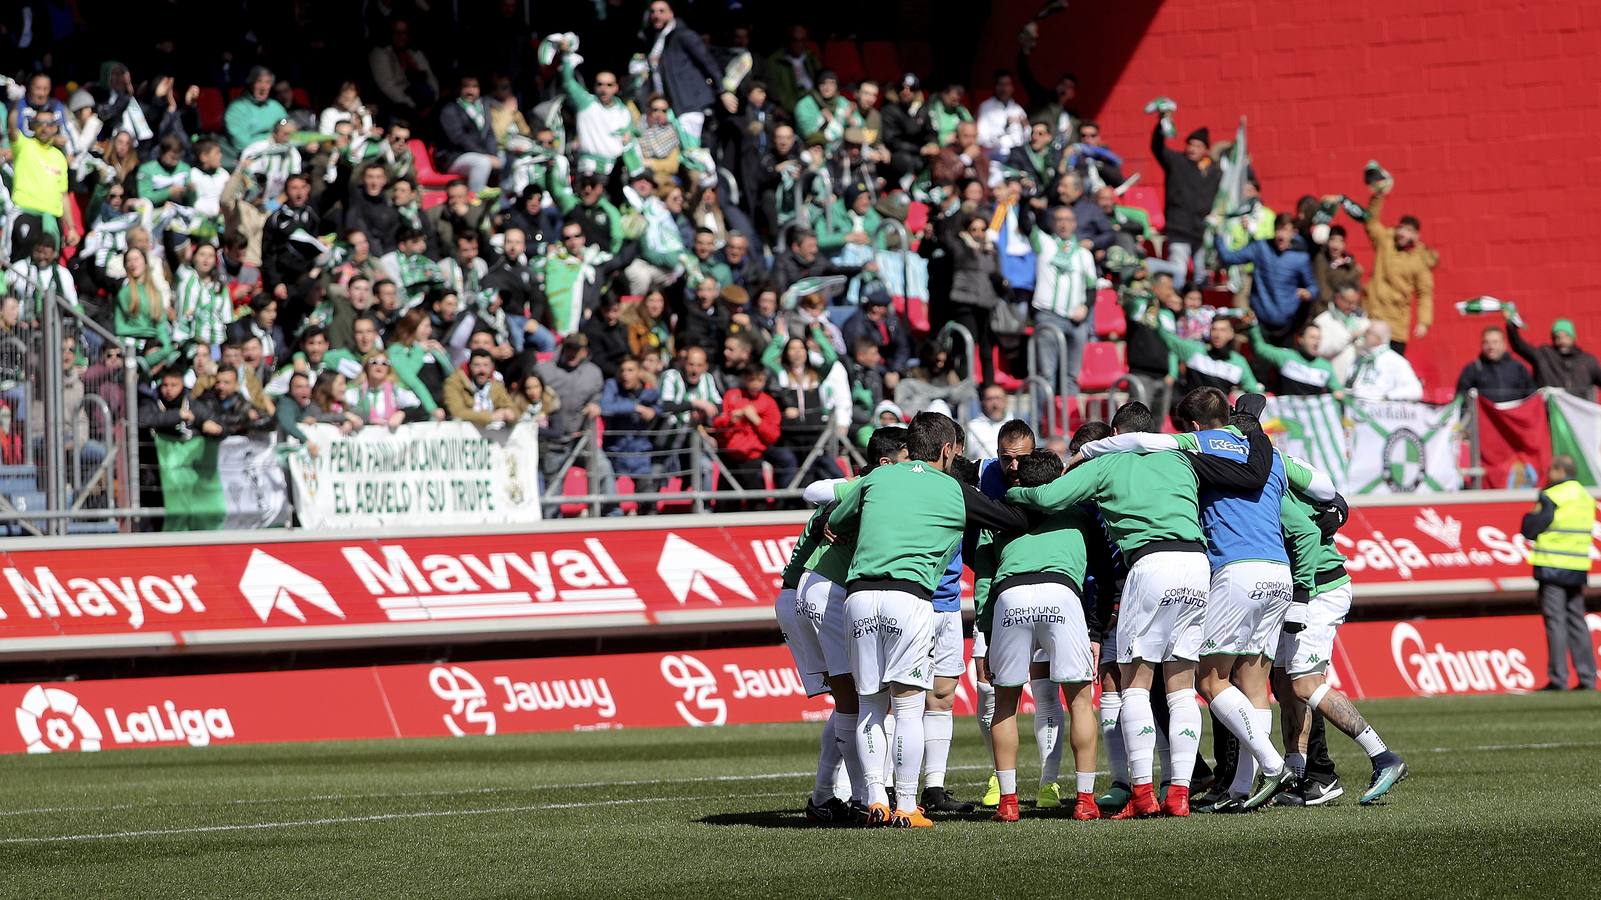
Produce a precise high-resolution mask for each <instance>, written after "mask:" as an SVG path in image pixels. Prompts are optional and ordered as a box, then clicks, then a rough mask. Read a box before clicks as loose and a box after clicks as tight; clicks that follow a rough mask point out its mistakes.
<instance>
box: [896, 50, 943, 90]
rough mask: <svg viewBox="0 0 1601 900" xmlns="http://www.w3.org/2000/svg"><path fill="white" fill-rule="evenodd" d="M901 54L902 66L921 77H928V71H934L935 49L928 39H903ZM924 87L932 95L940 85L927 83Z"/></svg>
mask: <svg viewBox="0 0 1601 900" xmlns="http://www.w3.org/2000/svg"><path fill="white" fill-rule="evenodd" d="M899 56H900V62H901V68H902V69H903V70H904V71H907V72H912V73H915V74H916V75H917V76H918V77H920V78H925V79H926V78H927V77H928V73H930V72H932V71H934V51H933V49H932V48H931V47H930V46H929V44H928V42H927V41H902V42H901V46H900V54H899ZM923 88H924V90H925V91H926V92H927V93H928V95H929V96H930V97H932V96H933V95H934V92H935V91H937V90H939V88H940V86H939V85H937V84H925V85H923Z"/></svg>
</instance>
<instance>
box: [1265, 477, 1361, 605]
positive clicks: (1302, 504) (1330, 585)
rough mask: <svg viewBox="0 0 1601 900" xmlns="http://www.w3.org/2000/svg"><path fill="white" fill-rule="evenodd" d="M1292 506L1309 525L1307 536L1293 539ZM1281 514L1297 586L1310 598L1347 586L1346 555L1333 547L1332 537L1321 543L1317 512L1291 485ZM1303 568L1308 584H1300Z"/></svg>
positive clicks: (1282, 504) (1296, 513)
mask: <svg viewBox="0 0 1601 900" xmlns="http://www.w3.org/2000/svg"><path fill="white" fill-rule="evenodd" d="M1291 507H1293V508H1294V510H1295V515H1296V516H1297V517H1298V518H1300V519H1305V520H1306V523H1307V524H1308V525H1310V526H1311V529H1312V531H1311V535H1310V536H1309V537H1307V536H1303V535H1300V534H1297V535H1296V536H1295V537H1294V538H1293V539H1292V537H1291V533H1290V527H1291V526H1290V515H1291V514H1290V513H1289V509H1290V508H1291ZM1280 511H1281V512H1283V513H1284V514H1285V515H1284V536H1285V539H1286V543H1287V544H1288V546H1289V550H1290V560H1291V565H1292V566H1294V568H1295V585H1296V587H1306V588H1308V592H1309V593H1310V594H1311V596H1313V597H1317V596H1318V595H1319V594H1323V593H1327V592H1328V591H1332V590H1334V589H1335V588H1337V587H1340V586H1341V585H1345V584H1349V583H1350V581H1351V576H1350V575H1349V574H1347V573H1346V571H1345V554H1344V553H1341V552H1340V548H1339V547H1337V546H1335V544H1334V539H1333V538H1332V537H1331V538H1330V539H1329V540H1326V541H1325V540H1323V533H1322V532H1321V531H1320V530H1319V529H1318V527H1317V524H1316V521H1315V517H1316V516H1317V509H1316V508H1315V507H1314V506H1313V505H1312V504H1311V502H1309V501H1308V499H1307V497H1306V495H1305V494H1304V493H1302V492H1301V491H1300V490H1297V489H1295V488H1294V486H1293V485H1292V486H1291V490H1289V491H1286V492H1285V494H1284V500H1283V502H1282V503H1281V504H1280ZM1303 567H1304V568H1306V569H1307V570H1308V571H1309V572H1310V576H1309V578H1310V581H1309V583H1304V582H1303V579H1302V575H1301V570H1302V568H1303Z"/></svg>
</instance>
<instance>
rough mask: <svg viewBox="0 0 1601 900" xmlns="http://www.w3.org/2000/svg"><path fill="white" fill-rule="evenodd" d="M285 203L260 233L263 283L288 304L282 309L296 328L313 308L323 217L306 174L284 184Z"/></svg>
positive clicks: (287, 320)
mask: <svg viewBox="0 0 1601 900" xmlns="http://www.w3.org/2000/svg"><path fill="white" fill-rule="evenodd" d="M284 190H285V197H286V199H285V202H284V205H283V206H280V207H278V209H277V211H275V212H274V213H273V214H272V215H271V216H268V217H267V221H266V224H265V225H264V226H263V228H262V233H261V276H262V283H263V284H264V285H265V286H266V287H267V289H268V290H269V291H271V293H272V296H273V297H275V298H277V299H278V300H279V301H282V302H283V303H284V304H285V306H284V308H283V309H281V310H279V311H280V312H282V313H283V314H284V319H285V320H286V323H287V324H288V326H289V329H290V330H291V331H293V330H294V329H295V328H296V326H298V325H299V324H300V320H301V319H302V318H304V316H305V314H306V312H307V311H309V310H310V309H311V307H312V305H313V304H312V303H311V302H310V294H311V288H312V282H313V281H314V280H315V279H316V277H317V275H318V274H320V270H319V271H317V272H314V271H313V270H314V269H316V265H317V257H318V255H319V254H320V252H321V249H320V248H321V243H320V242H319V241H317V240H316V239H315V238H316V235H319V234H322V231H323V228H322V217H321V216H318V215H317V213H316V211H315V210H313V209H312V208H311V206H310V205H309V203H308V201H309V200H310V199H311V181H310V179H308V178H306V176H304V175H291V176H289V181H288V183H287V185H286V187H285V189H284Z"/></svg>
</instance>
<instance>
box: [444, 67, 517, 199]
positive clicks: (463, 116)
mask: <svg viewBox="0 0 1601 900" xmlns="http://www.w3.org/2000/svg"><path fill="white" fill-rule="evenodd" d="M439 127H440V129H441V130H442V131H443V132H444V136H445V141H444V143H443V144H441V145H440V146H439V147H438V149H437V150H436V151H435V154H434V155H435V157H436V158H437V159H438V161H439V165H441V166H443V167H444V168H445V171H447V172H449V173H450V174H452V175H461V176H463V177H465V178H466V179H467V189H468V190H470V191H472V192H473V193H477V192H479V191H481V190H483V189H484V188H485V187H487V186H488V185H489V180H490V176H492V175H493V174H494V173H495V172H497V171H499V170H500V168H501V166H502V165H504V163H503V162H502V160H501V158H500V144H499V142H497V141H496V140H495V132H494V131H493V130H492V129H491V128H490V125H489V110H488V108H486V107H485V106H484V101H483V98H482V96H481V95H480V92H479V88H478V79H477V78H476V77H474V76H472V75H463V76H462V78H461V82H460V87H459V88H458V90H457V92H456V100H455V102H453V103H449V104H446V105H445V107H444V108H443V109H441V110H440V112H439Z"/></svg>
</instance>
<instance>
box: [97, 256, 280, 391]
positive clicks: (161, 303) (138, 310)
mask: <svg viewBox="0 0 1601 900" xmlns="http://www.w3.org/2000/svg"><path fill="white" fill-rule="evenodd" d="M123 265H124V266H125V267H126V271H127V273H128V274H127V278H126V279H125V280H124V281H123V284H122V288H121V289H120V290H118V291H117V305H116V316H115V327H114V329H113V331H115V333H116V335H117V337H119V338H132V339H133V340H134V348H135V352H136V353H138V354H139V356H140V358H141V364H142V365H144V366H145V367H146V368H147V369H148V368H150V367H152V366H154V365H156V364H158V363H160V362H161V361H162V360H163V359H164V358H165V356H166V354H167V352H168V351H169V350H170V349H171V346H172V331H171V329H170V319H171V318H172V309H171V305H170V304H169V303H168V301H167V295H166V292H165V291H164V290H162V288H161V287H160V286H159V285H157V284H156V282H155V279H154V278H153V277H152V276H151V271H150V264H149V262H148V260H147V258H146V257H145V254H144V251H142V250H139V249H138V248H136V247H130V248H128V252H127V254H126V255H125V256H124V257H123ZM269 299H270V298H269Z"/></svg>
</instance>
